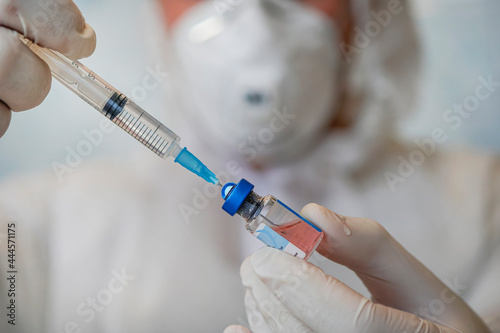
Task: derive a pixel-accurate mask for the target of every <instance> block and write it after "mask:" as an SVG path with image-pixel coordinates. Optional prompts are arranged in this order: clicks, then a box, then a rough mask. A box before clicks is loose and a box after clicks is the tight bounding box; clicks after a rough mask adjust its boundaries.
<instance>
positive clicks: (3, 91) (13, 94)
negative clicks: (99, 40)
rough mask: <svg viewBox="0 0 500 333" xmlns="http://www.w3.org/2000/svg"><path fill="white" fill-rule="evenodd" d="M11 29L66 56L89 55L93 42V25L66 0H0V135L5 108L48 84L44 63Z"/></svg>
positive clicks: (20, 106)
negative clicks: (86, 21) (87, 22)
mask: <svg viewBox="0 0 500 333" xmlns="http://www.w3.org/2000/svg"><path fill="white" fill-rule="evenodd" d="M17 33H20V34H23V35H24V36H26V37H27V38H29V39H31V40H32V41H33V42H35V43H37V44H39V45H40V46H42V47H47V48H51V49H53V50H56V51H59V52H61V53H63V54H65V55H66V56H67V57H69V58H71V59H78V58H84V57H88V56H90V55H91V54H92V53H93V52H94V49H95V46H96V36H95V33H94V30H93V29H92V28H91V27H90V26H89V25H88V24H86V23H85V19H84V18H83V16H82V14H81V12H80V10H79V9H78V7H77V6H76V5H75V4H74V3H73V1H71V0H65V1H60V0H0V137H1V136H2V135H3V134H4V133H5V131H6V130H7V128H8V127H9V123H10V119H11V110H13V111H23V110H28V109H31V108H34V107H35V106H37V105H39V104H40V103H41V102H42V101H43V100H44V99H45V97H46V96H47V94H48V92H49V90H50V85H51V74H50V70H49V67H48V66H47V64H46V63H45V62H43V61H42V60H41V59H40V58H39V57H38V56H36V55H35V54H34V53H32V52H31V51H30V50H29V49H28V48H27V47H26V46H25V45H24V44H23V43H22V42H21V41H20V40H19V38H18V37H17Z"/></svg>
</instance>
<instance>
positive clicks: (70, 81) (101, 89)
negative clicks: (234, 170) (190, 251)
mask: <svg viewBox="0 0 500 333" xmlns="http://www.w3.org/2000/svg"><path fill="white" fill-rule="evenodd" d="M20 38H21V40H22V41H23V42H24V43H25V44H26V46H28V47H29V48H30V49H31V51H33V52H34V53H35V54H36V55H38V56H39V57H40V58H42V59H43V60H44V61H45V62H46V63H47V64H48V65H49V67H50V70H51V71H52V76H53V77H54V78H55V79H57V80H58V81H59V82H61V83H62V84H63V85H64V86H66V87H67V88H69V89H70V90H71V91H73V92H74V93H75V94H77V95H78V96H80V98H82V99H83V100H84V101H85V102H87V103H88V104H90V105H91V106H93V107H94V108H95V109H96V110H97V111H99V112H100V113H101V114H103V115H104V116H106V117H107V118H109V119H110V120H111V121H112V122H113V123H115V124H116V125H118V126H119V127H121V128H122V129H123V130H124V131H125V132H127V133H128V134H130V135H131V136H132V137H133V138H135V139H136V140H137V141H139V142H140V143H142V144H143V145H144V146H146V147H148V148H149V149H151V150H152V151H153V152H154V153H155V154H157V155H158V156H160V157H161V158H164V159H165V158H167V157H168V156H172V157H173V158H174V159H175V160H174V162H176V163H179V164H180V165H182V166H183V167H185V168H186V169H188V170H189V171H191V172H193V173H195V174H197V175H198V176H200V177H201V178H203V179H205V180H206V181H208V182H210V183H213V184H218V183H219V181H218V179H217V177H216V176H215V174H214V173H213V172H212V171H210V170H209V169H208V168H207V167H206V166H205V165H204V164H203V163H202V162H201V161H200V160H199V159H198V158H196V156H194V155H193V154H192V153H191V152H189V151H188V150H187V149H186V148H181V147H180V145H179V142H180V137H179V136H178V135H177V134H175V133H174V132H172V131H171V130H170V129H168V128H167V127H166V126H164V125H163V124H162V123H160V122H159V121H158V120H156V119H155V118H153V117H152V116H151V115H150V114H148V113H147V112H146V111H144V110H143V109H141V108H140V107H139V106H138V105H137V104H135V103H134V102H132V101H131V100H130V99H129V98H127V97H126V96H125V95H123V94H122V93H120V92H119V91H118V90H117V89H115V88H113V86H111V85H110V84H109V83H107V82H106V81H104V80H103V79H101V78H100V77H99V76H97V75H96V74H95V73H94V72H92V71H91V70H89V69H88V68H87V67H85V66H84V65H82V64H81V63H80V62H79V61H73V60H70V59H68V58H66V57H65V56H63V55H61V54H60V53H58V52H55V51H51V50H48V49H44V48H41V47H40V46H38V45H36V44H34V43H33V42H31V41H30V40H28V39H26V38H24V37H20Z"/></svg>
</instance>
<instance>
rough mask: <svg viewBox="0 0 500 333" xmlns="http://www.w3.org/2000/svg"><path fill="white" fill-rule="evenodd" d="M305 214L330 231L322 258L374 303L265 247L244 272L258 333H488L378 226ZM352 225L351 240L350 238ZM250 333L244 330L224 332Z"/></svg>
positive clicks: (314, 208) (310, 208)
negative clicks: (342, 269) (353, 278)
mask: <svg viewBox="0 0 500 333" xmlns="http://www.w3.org/2000/svg"><path fill="white" fill-rule="evenodd" d="M301 214H302V215H303V216H304V217H305V218H307V219H310V220H311V221H313V222H314V223H315V224H317V225H318V226H319V227H320V228H322V229H323V231H324V232H325V237H324V239H323V241H322V242H321V244H320V245H319V247H318V252H319V253H321V254H322V255H323V256H325V257H326V258H328V259H330V260H333V261H335V262H337V263H339V264H341V265H345V266H347V267H348V268H350V269H351V270H353V271H354V272H355V273H356V274H357V275H358V277H359V278H360V279H361V280H362V281H363V283H364V284H365V285H366V287H367V288H368V290H369V291H370V292H371V294H372V300H368V299H366V298H365V297H363V296H362V295H360V294H358V293H357V292H355V291H354V290H352V289H350V288H349V287H348V286H346V285H344V284H343V283H341V282H340V281H338V280H336V279H335V278H334V277H332V276H328V275H326V274H324V273H323V271H322V270H321V269H319V268H318V267H316V266H314V265H312V264H310V263H308V262H306V261H303V260H301V259H297V258H294V257H292V256H290V255H288V254H286V253H283V252H281V251H278V250H275V249H272V248H264V249H261V250H259V251H257V252H256V253H255V254H253V255H252V256H250V257H248V258H247V259H246V260H245V261H244V263H243V265H242V267H241V277H242V281H243V284H244V286H245V287H246V288H247V291H246V296H245V304H246V308H247V314H248V320H249V324H250V327H251V329H252V330H253V332H255V333H260V332H288V333H292V332H328V333H335V332H339V333H340V332H341V333H346V332H349V333H358V332H370V333H379V332H380V333H405V332H406V333H410V332H411V333H413V332H418V333H434V332H436V333H437V332H453V333H457V332H468V333H486V332H490V331H489V329H488V328H487V326H486V324H485V323H484V322H483V321H482V320H481V318H480V317H479V316H478V315H477V314H476V313H475V312H474V311H473V310H471V309H470V308H469V307H468V306H467V304H466V303H465V302H464V301H463V300H462V299H461V298H460V297H459V296H457V295H456V294H455V293H453V292H452V291H451V290H450V289H449V288H448V287H447V286H446V285H445V284H444V283H442V282H441V281H440V280H439V279H438V278H437V277H436V276H435V275H434V274H432V273H431V272H430V271H429V270H428V269H427V268H426V267H424V266H423V265H422V264H421V263H420V262H419V261H417V260H416V259H415V258H414V257H413V256H412V255H411V254H410V253H408V252H407V251H406V250H405V249H404V248H403V247H402V246H401V245H400V244H399V243H398V242H397V241H396V240H395V239H394V238H392V237H391V235H390V234H389V233H388V232H387V231H386V230H385V229H384V228H383V227H382V226H381V225H380V224H378V223H376V222H374V221H372V220H369V219H364V218H352V217H343V216H339V215H337V214H335V213H333V212H331V211H329V210H327V209H325V208H323V207H321V206H318V205H315V204H310V205H307V206H306V207H304V209H303V210H302V211H301ZM346 224H347V226H348V228H349V229H350V230H351V235H348V234H349V232H344V227H345V225H346ZM438 301H439V302H441V303H440V304H444V307H443V308H440V309H439V310H440V311H435V310H434V311H431V310H430V309H431V304H433V302H438ZM432 309H435V308H434V307H433V308H432ZM441 310H442V311H441ZM415 314H418V316H417V315H415ZM248 332H249V331H248V330H247V329H246V328H244V327H241V326H230V327H228V328H227V329H226V330H225V331H224V333H248Z"/></svg>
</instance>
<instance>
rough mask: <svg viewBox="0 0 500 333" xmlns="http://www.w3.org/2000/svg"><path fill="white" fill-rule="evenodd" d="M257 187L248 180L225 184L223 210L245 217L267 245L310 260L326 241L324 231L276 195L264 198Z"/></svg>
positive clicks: (258, 236) (253, 232)
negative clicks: (256, 189) (257, 191)
mask: <svg viewBox="0 0 500 333" xmlns="http://www.w3.org/2000/svg"><path fill="white" fill-rule="evenodd" d="M253 188H254V186H253V185H252V184H251V183H249V182H248V181H247V180H245V179H242V180H241V181H240V182H239V183H238V184H234V183H228V184H226V185H224V187H223V188H222V198H223V199H224V200H225V202H224V204H223V205H222V209H223V210H225V211H226V212H227V213H228V214H230V215H232V216H233V215H234V214H238V215H240V216H241V217H243V218H244V219H245V221H246V228H247V230H248V231H250V233H252V234H253V235H254V236H255V237H257V238H258V239H260V240H261V241H262V242H264V243H265V244H266V245H268V246H271V247H274V248H276V249H279V250H282V251H285V252H287V253H289V254H291V255H293V256H295V257H298V258H302V259H307V258H309V256H310V255H311V254H313V253H314V251H315V250H316V247H317V246H318V245H319V243H320V242H321V239H323V231H322V230H321V229H320V228H318V227H317V226H315V225H314V224H312V223H311V222H309V221H308V220H306V219H305V218H303V217H302V216H300V215H299V214H297V213H296V212H295V211H293V210H292V209H290V208H289V207H288V206H287V205H285V204H284V203H282V202H281V201H279V200H278V199H276V198H275V197H273V196H272V195H266V196H264V197H261V196H259V195H258V194H256V193H255V192H253V191H252V190H253Z"/></svg>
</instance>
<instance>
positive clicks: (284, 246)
mask: <svg viewBox="0 0 500 333" xmlns="http://www.w3.org/2000/svg"><path fill="white" fill-rule="evenodd" d="M254 236H255V237H257V238H258V239H260V240H261V241H262V242H264V244H266V245H268V246H270V247H274V248H275V249H278V250H282V251H284V252H286V253H288V254H291V255H292V256H294V257H297V258H301V259H304V258H305V257H306V253H305V252H304V251H302V250H301V249H299V248H298V247H296V246H295V245H293V244H292V243H290V242H289V241H288V240H286V239H285V238H284V237H283V236H281V235H280V234H278V233H277V232H276V231H274V230H273V229H271V228H269V227H268V226H267V225H265V224H264V223H262V224H260V225H259V227H258V228H257V230H255V232H254Z"/></svg>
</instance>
